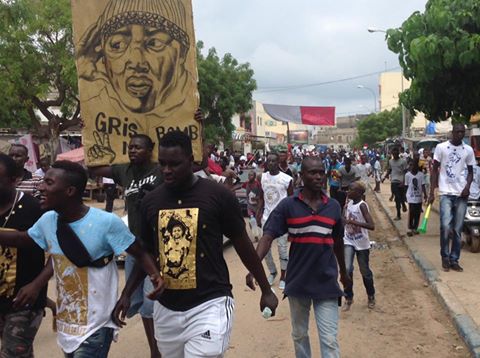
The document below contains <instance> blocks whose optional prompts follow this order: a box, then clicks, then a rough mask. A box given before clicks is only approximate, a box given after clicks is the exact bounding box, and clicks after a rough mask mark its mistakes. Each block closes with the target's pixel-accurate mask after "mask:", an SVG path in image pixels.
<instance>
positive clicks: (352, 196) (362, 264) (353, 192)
mask: <svg viewBox="0 0 480 358" xmlns="http://www.w3.org/2000/svg"><path fill="white" fill-rule="evenodd" d="M364 194H365V186H364V185H363V184H362V183H360V182H358V181H356V182H354V183H352V184H350V187H349V190H348V203H347V206H346V208H345V234H344V237H343V243H344V250H345V264H346V266H347V273H348V274H349V276H350V277H351V278H352V280H351V284H350V285H347V286H345V296H346V305H345V308H344V310H345V311H348V310H349V309H350V306H351V305H352V303H353V260H354V258H355V255H357V262H358V267H359V268H360V273H361V274H362V278H363V284H364V286H365V290H366V291H367V296H368V308H370V309H372V308H374V307H375V287H374V284H373V273H372V270H370V266H369V258H370V240H369V237H368V230H375V224H374V222H373V219H372V216H371V215H370V212H369V211H368V205H367V203H366V202H364V201H363V200H362V198H363V195H364Z"/></svg>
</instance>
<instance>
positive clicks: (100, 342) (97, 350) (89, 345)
mask: <svg viewBox="0 0 480 358" xmlns="http://www.w3.org/2000/svg"><path fill="white" fill-rule="evenodd" d="M112 340H113V328H109V327H103V328H100V329H99V330H98V331H96V332H95V333H94V334H92V335H91V336H90V337H88V338H87V339H86V340H85V341H83V343H82V344H81V345H80V347H78V348H77V349H76V350H75V351H73V352H72V353H65V358H106V357H107V356H108V351H109V350H110V345H111V344H112Z"/></svg>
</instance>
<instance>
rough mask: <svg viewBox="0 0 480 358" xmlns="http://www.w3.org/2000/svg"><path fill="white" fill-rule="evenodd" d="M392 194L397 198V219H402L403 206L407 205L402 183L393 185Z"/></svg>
mask: <svg viewBox="0 0 480 358" xmlns="http://www.w3.org/2000/svg"><path fill="white" fill-rule="evenodd" d="M391 189H392V194H393V196H394V197H395V207H396V209H397V217H400V213H401V210H402V205H405V187H404V186H403V185H402V183H400V182H393V183H392V184H391Z"/></svg>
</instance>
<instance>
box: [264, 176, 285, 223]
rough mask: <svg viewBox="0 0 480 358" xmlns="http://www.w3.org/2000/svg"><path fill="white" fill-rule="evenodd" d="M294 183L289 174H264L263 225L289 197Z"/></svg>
mask: <svg viewBox="0 0 480 358" xmlns="http://www.w3.org/2000/svg"><path fill="white" fill-rule="evenodd" d="M291 181H292V177H291V176H290V175H288V174H285V173H282V172H279V173H278V174H277V175H271V174H270V173H268V172H267V173H263V174H262V181H261V183H262V191H263V201H264V208H263V216H262V224H265V223H266V222H267V219H268V217H269V216H270V213H271V212H272V211H273V209H275V208H276V207H277V205H278V203H279V202H280V201H281V200H282V199H284V198H286V197H287V196H288V193H287V190H288V187H289V186H290V183H291Z"/></svg>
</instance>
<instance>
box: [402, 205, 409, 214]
mask: <svg viewBox="0 0 480 358" xmlns="http://www.w3.org/2000/svg"><path fill="white" fill-rule="evenodd" d="M402 211H403V212H404V213H406V212H407V211H408V209H407V206H406V205H405V204H402Z"/></svg>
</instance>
